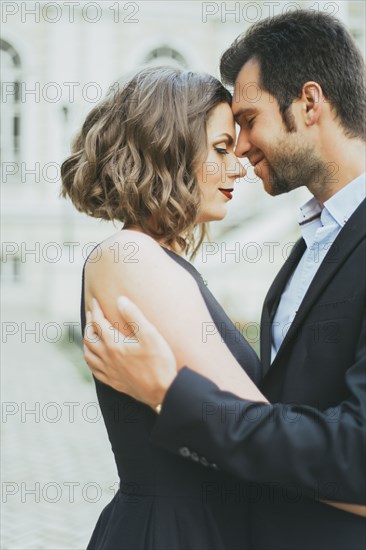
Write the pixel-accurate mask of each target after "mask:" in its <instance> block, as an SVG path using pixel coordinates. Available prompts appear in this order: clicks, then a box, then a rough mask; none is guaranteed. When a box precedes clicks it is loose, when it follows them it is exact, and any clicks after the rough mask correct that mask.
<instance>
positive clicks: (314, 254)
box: [271, 173, 366, 361]
mask: <svg viewBox="0 0 366 550" xmlns="http://www.w3.org/2000/svg"><path fill="white" fill-rule="evenodd" d="M365 196H366V173H364V174H362V175H361V176H359V177H358V178H356V179H355V180H353V181H351V182H350V183H349V184H347V185H346V186H345V187H343V189H341V190H340V191H338V193H336V194H335V195H333V196H332V197H331V198H330V199H329V200H327V201H326V202H325V203H324V207H323V208H322V207H321V205H320V204H319V202H318V201H317V200H316V198H315V197H313V198H312V199H310V200H309V201H308V202H307V203H306V204H305V205H304V206H303V207H302V208H300V219H299V225H300V228H301V233H302V236H303V238H304V240H305V242H306V247H307V248H306V250H305V252H304V254H303V256H302V258H301V260H300V262H299V263H298V265H297V267H296V269H295V271H294V272H293V274H292V276H291V277H290V279H289V280H288V282H287V285H286V287H285V289H284V291H283V293H282V296H281V300H280V303H279V305H278V308H277V311H276V315H275V317H274V319H273V324H272V354H271V360H272V361H273V360H274V358H275V357H276V354H277V352H278V350H279V348H280V346H281V344H282V342H283V340H284V338H285V336H286V333H287V331H288V329H289V328H290V326H291V323H292V322H293V320H294V318H295V315H296V313H297V310H298V309H299V306H300V304H301V302H302V301H303V299H304V296H305V294H306V292H307V290H308V288H309V286H310V283H311V281H312V280H313V278H314V276H315V274H316V272H317V271H318V269H319V266H320V264H321V263H322V261H323V260H324V258H325V256H326V254H327V252H328V250H329V248H330V247H331V245H332V244H333V242H334V240H335V239H336V237H337V235H338V233H339V232H340V231H341V229H342V228H343V227H344V225H345V224H346V223H347V220H348V219H349V218H350V217H351V215H352V214H353V212H354V211H355V210H356V209H357V207H358V206H359V205H360V204H361V202H362V201H363V200H364V198H365Z"/></svg>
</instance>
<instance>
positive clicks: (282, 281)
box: [260, 238, 306, 374]
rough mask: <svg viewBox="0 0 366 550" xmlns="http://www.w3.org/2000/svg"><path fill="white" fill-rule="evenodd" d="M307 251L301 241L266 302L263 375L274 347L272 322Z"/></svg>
mask: <svg viewBox="0 0 366 550" xmlns="http://www.w3.org/2000/svg"><path fill="white" fill-rule="evenodd" d="M305 249H306V244H305V241H304V239H302V238H301V239H299V240H298V241H297V242H296V243H295V245H294V247H293V249H292V251H291V254H290V256H289V257H288V258H287V260H286V262H285V263H284V264H283V266H282V268H281V269H280V271H279V272H278V275H277V276H276V278H275V280H274V281H273V283H272V285H271V287H270V289H269V291H268V293H267V296H266V298H265V300H264V305H263V310H262V318H261V342H260V344H261V346H260V348H261V361H262V365H263V373H264V374H265V373H266V372H267V370H268V369H269V367H270V363H271V346H272V321H273V317H274V316H275V313H276V310H277V307H278V303H279V301H280V298H281V294H282V292H283V290H284V288H285V286H286V283H287V281H288V279H289V277H290V276H291V274H292V272H293V271H294V270H295V268H296V266H297V264H298V263H299V261H300V259H301V257H302V255H303V254H304V252H305Z"/></svg>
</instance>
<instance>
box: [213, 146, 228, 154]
mask: <svg viewBox="0 0 366 550" xmlns="http://www.w3.org/2000/svg"><path fill="white" fill-rule="evenodd" d="M215 151H217V152H218V153H219V155H228V154H229V151H228V150H227V149H225V148H224V147H215Z"/></svg>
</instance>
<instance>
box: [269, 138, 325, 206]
mask: <svg viewBox="0 0 366 550" xmlns="http://www.w3.org/2000/svg"><path fill="white" fill-rule="evenodd" d="M268 157H269V159H270V160H268ZM268 157H266V159H267V167H268V174H269V176H268V177H269V188H270V194H271V195H272V196H277V195H282V194H283V193H288V192H289V191H292V190H293V189H297V188H299V187H303V186H305V187H307V188H308V189H309V191H310V192H311V193H312V194H313V195H315V196H316V195H317V194H319V192H321V193H323V192H324V190H325V187H326V186H327V181H326V180H327V176H329V171H327V166H326V163H325V162H324V161H322V160H321V159H320V158H319V155H318V154H317V153H316V151H314V148H313V147H312V146H311V145H309V144H308V145H303V144H300V143H299V142H297V143H296V142H294V143H289V140H288V139H286V138H283V139H282V140H280V141H279V143H278V144H277V145H276V147H274V148H273V149H272V150H271V151H270V152H269V155H268Z"/></svg>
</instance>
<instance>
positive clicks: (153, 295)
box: [62, 67, 265, 550]
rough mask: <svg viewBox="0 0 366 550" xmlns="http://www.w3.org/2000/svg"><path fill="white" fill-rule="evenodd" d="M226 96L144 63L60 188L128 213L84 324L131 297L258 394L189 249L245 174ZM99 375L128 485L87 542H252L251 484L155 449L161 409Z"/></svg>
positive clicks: (118, 545)
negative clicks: (96, 311) (95, 312)
mask: <svg viewBox="0 0 366 550" xmlns="http://www.w3.org/2000/svg"><path fill="white" fill-rule="evenodd" d="M230 104H231V96H230V94H229V93H228V92H227V90H226V89H225V88H224V87H223V86H222V85H221V84H220V82H219V81H217V80H216V79H214V78H213V77H211V76H209V75H201V74H194V73H191V72H183V71H179V70H176V69H171V68H163V67H162V68H153V69H145V70H142V71H140V72H139V73H138V74H137V75H136V76H135V77H134V78H132V79H131V80H130V81H129V82H128V83H127V84H126V85H125V86H124V87H123V88H122V89H121V90H119V91H118V93H117V94H115V95H114V96H112V97H109V98H107V99H106V100H105V101H104V103H102V105H100V106H98V107H96V108H95V109H94V110H93V111H92V112H91V113H90V114H89V115H88V117H87V119H86V121H85V123H84V125H83V127H82V130H81V132H80V134H79V135H78V137H77V139H76V141H75V143H74V146H73V154H72V155H71V156H70V157H69V158H68V159H67V160H66V161H65V162H64V163H63V165H62V181H63V187H62V194H63V196H65V197H66V196H69V197H70V198H71V200H72V202H73V203H74V205H75V207H76V208H77V209H78V210H80V211H81V212H85V213H87V214H89V215H91V216H93V217H97V218H102V219H108V220H112V219H113V220H119V221H121V222H123V223H124V226H123V230H121V231H119V232H118V233H117V234H114V235H112V236H111V237H110V238H108V239H107V240H105V241H104V242H103V243H101V244H100V245H98V255H97V257H96V256H94V255H93V254H91V255H90V256H89V258H88V259H87V260H86V262H85V266H84V271H83V290H82V302H81V317H82V328H83V332H84V329H85V324H86V323H85V312H86V311H87V310H89V309H91V305H92V299H93V298H96V299H97V300H98V302H99V303H100V304H101V306H102V308H103V311H104V312H105V315H106V316H107V317H108V318H109V319H110V320H112V321H116V320H117V319H118V318H119V317H118V312H117V309H116V298H117V296H119V295H121V294H124V295H127V296H129V297H131V299H133V300H134V301H135V302H136V303H137V304H138V305H139V306H140V307H141V308H142V309H143V311H144V313H145V314H146V316H147V317H148V318H150V319H151V321H152V322H153V323H154V324H156V325H157V326H158V328H159V331H160V332H161V333H162V335H163V336H164V337H165V338H166V339H167V341H168V342H169V344H170V345H171V347H172V349H173V351H174V353H175V355H176V358H177V362H178V364H179V365H184V364H189V365H190V366H191V368H196V369H197V370H198V371H199V372H201V373H202V374H206V375H207V376H210V378H212V379H213V380H215V382H216V383H217V384H218V385H219V386H220V387H222V388H224V389H226V390H228V391H232V392H235V393H237V394H238V395H244V389H245V391H246V393H245V395H246V396H247V395H248V390H247V386H248V381H251V380H253V382H254V383H252V382H251V384H252V388H253V389H252V394H253V399H256V400H261V401H265V398H264V397H263V396H262V395H261V393H260V392H259V390H257V388H256V386H255V383H256V382H258V381H259V378H260V374H261V371H260V363H259V361H258V358H257V356H256V355H255V353H254V352H253V350H252V349H251V348H250V346H249V344H248V343H247V342H246V341H245V340H244V338H243V337H242V335H241V334H240V333H239V332H238V331H236V329H235V327H234V325H233V324H232V323H231V321H230V320H229V318H228V317H227V316H226V314H225V313H224V311H223V310H222V308H221V307H220V306H219V304H218V303H217V302H216V300H215V298H214V297H213V296H212V294H211V293H210V291H209V290H208V288H207V287H206V286H205V284H204V282H203V280H202V278H201V276H200V275H199V273H198V272H197V271H196V270H195V268H194V267H193V266H192V265H191V264H190V263H189V262H188V261H187V260H186V259H184V258H183V257H182V254H186V253H189V252H190V253H191V254H194V253H195V251H196V250H197V247H198V246H199V244H200V243H201V242H202V239H203V238H204V235H205V225H204V224H205V222H209V221H212V220H220V219H223V218H224V217H225V215H226V210H227V204H228V202H229V201H230V199H231V198H232V192H233V189H234V185H235V182H236V180H237V179H238V178H240V177H242V176H243V175H244V170H243V168H242V166H241V164H240V163H239V162H238V160H237V158H236V157H235V154H234V149H233V147H234V143H235V128H234V121H233V117H232V113H231V108H230ZM197 233H198V237H196V235H197ZM203 327H205V330H206V332H205V334H209V336H208V338H209V342H210V345H209V346H207V345H206V344H205V339H204V338H202V330H203ZM116 328H117V329H118V326H116ZM116 334H117V332H116ZM206 341H207V339H206ZM203 357H204V360H202V358H203ZM223 364H225V372H222V371H221V370H220V367H219V365H223ZM250 379H251V380H250ZM95 384H96V391H97V395H98V399H99V403H100V406H101V410H102V413H103V417H104V421H105V424H106V428H107V431H108V436H109V439H110V442H111V445H112V449H113V452H114V455H115V460H116V465H117V469H118V473H119V477H120V489H119V491H118V492H117V494H116V495H115V497H114V498H113V500H112V501H111V502H110V503H109V504H108V505H107V506H106V508H105V509H104V510H103V511H102V513H101V516H100V518H99V520H98V523H97V525H96V527H95V530H94V532H93V535H92V538H91V540H90V543H89V545H88V550H92V549H95V550H107V549H108V550H112V549H129V550H132V549H133V550H137V549H154V550H158V549H159V550H163V549H167V550H174V549H185V550H187V549H188V548H189V549H192V550H193V549H200V550H204V549H207V550H219V549H230V550H234V549H239V548H240V549H241V550H243V549H246V548H250V533H249V519H248V517H249V516H248V486H246V485H245V484H244V483H241V482H239V481H238V480H237V479H235V478H233V477H231V476H229V475H228V474H224V473H222V472H219V471H217V467H216V465H215V464H213V463H211V462H210V460H209V458H205V457H198V456H195V454H194V453H192V455H191V458H192V460H191V461H190V462H188V461H187V460H185V459H183V458H181V457H176V456H172V455H170V454H169V453H165V452H164V451H162V450H160V449H158V448H154V447H153V445H152V444H150V442H149V433H150V431H151V429H152V427H153V424H154V419H155V412H154V411H153V410H152V409H151V408H150V407H147V406H145V405H143V404H141V403H139V402H137V401H135V400H133V399H132V398H130V397H128V396H127V395H125V394H123V393H120V392H117V391H115V390H114V389H112V388H111V387H109V386H107V385H105V384H103V383H101V382H99V381H98V380H96V379H95Z"/></svg>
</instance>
